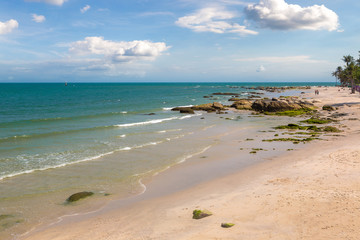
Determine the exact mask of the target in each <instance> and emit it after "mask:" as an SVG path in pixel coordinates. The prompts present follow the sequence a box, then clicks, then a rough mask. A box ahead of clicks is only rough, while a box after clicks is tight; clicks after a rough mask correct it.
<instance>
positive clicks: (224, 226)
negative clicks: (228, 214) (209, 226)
mask: <svg viewBox="0 0 360 240" xmlns="http://www.w3.org/2000/svg"><path fill="white" fill-rule="evenodd" d="M234 225H235V224H234V223H222V224H221V227H222V228H231V227H233V226H234Z"/></svg>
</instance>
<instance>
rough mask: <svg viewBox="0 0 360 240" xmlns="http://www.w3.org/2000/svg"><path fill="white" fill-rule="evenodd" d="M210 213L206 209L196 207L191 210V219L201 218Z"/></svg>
mask: <svg viewBox="0 0 360 240" xmlns="http://www.w3.org/2000/svg"><path fill="white" fill-rule="evenodd" d="M211 215H212V213H211V212H209V211H207V210H198V209H196V210H194V211H193V219H201V218H204V217H208V216H211Z"/></svg>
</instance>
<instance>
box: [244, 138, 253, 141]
mask: <svg viewBox="0 0 360 240" xmlns="http://www.w3.org/2000/svg"><path fill="white" fill-rule="evenodd" d="M245 141H254V139H252V138H247V139H245Z"/></svg>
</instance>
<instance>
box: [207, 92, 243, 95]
mask: <svg viewBox="0 0 360 240" xmlns="http://www.w3.org/2000/svg"><path fill="white" fill-rule="evenodd" d="M212 95H230V96H239V94H238V93H229V92H226V93H223V92H216V93H213V94H212Z"/></svg>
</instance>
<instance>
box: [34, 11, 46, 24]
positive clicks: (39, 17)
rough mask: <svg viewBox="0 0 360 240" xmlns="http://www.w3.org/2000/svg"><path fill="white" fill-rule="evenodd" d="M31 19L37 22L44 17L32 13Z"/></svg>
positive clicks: (43, 20)
mask: <svg viewBox="0 0 360 240" xmlns="http://www.w3.org/2000/svg"><path fill="white" fill-rule="evenodd" d="M32 20H33V21H34V22H37V23H42V22H45V20H46V18H45V16H43V15H37V14H35V13H34V14H32Z"/></svg>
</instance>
